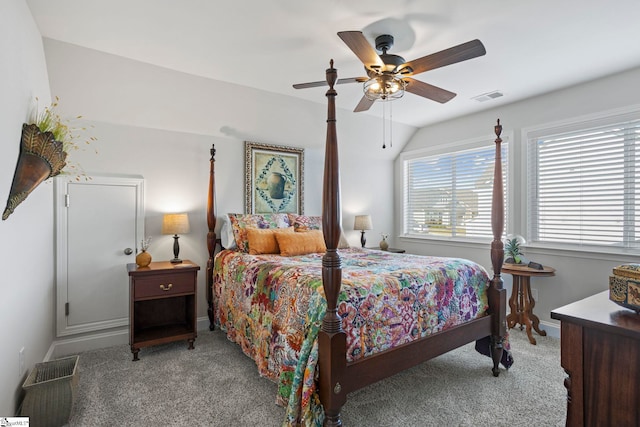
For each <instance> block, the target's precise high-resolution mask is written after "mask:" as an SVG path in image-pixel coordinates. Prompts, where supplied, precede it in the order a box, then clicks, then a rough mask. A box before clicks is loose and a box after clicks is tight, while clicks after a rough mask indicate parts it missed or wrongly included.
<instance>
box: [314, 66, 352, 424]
mask: <svg viewBox="0 0 640 427" xmlns="http://www.w3.org/2000/svg"><path fill="white" fill-rule="evenodd" d="M326 73H327V83H328V84H329V90H328V91H327V93H326V96H327V98H328V100H329V107H328V111H327V143H326V148H325V157H324V181H323V189H322V232H323V234H324V240H325V244H326V246H327V252H326V253H325V254H324V256H323V257H322V286H323V288H324V294H325V297H326V300H327V311H326V313H325V315H324V319H323V320H322V328H321V330H320V332H319V333H318V353H319V355H318V365H319V375H320V381H319V384H320V386H319V394H320V400H321V402H322V405H323V407H324V425H325V426H341V425H342V420H341V419H340V409H341V408H342V406H343V405H344V404H345V402H346V400H347V393H346V389H345V387H344V384H345V382H344V374H345V373H346V367H347V338H346V334H345V333H344V331H343V330H342V323H341V321H340V317H339V316H338V309H337V302H338V294H339V293H340V286H341V284H342V261H341V260H340V254H338V251H337V247H338V241H339V240H340V220H341V209H340V168H339V167H338V138H337V133H336V100H335V98H336V95H337V93H336V91H335V89H334V88H333V86H334V84H335V83H336V79H337V76H338V73H337V71H336V69H335V68H333V59H332V60H331V62H330V65H329V68H328V69H327V71H326Z"/></svg>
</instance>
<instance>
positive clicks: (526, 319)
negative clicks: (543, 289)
mask: <svg viewBox="0 0 640 427" xmlns="http://www.w3.org/2000/svg"><path fill="white" fill-rule="evenodd" d="M502 272H503V273H509V274H511V275H512V276H513V289H512V290H511V298H509V308H510V309H511V312H510V313H509V315H508V316H507V326H508V327H509V329H511V328H513V327H514V326H516V325H517V324H519V325H520V330H522V329H524V328H525V327H526V328H527V336H528V337H529V342H530V343H531V344H534V345H535V344H536V339H535V338H534V337H533V334H532V332H531V328H532V327H533V329H534V330H535V331H536V332H537V333H538V334H540V335H541V336H543V337H544V336H546V335H547V332H546V331H544V330H542V329H540V319H539V318H538V316H536V315H535V314H533V307H535V305H536V300H535V299H533V295H531V284H530V280H531V277H548V276H555V272H556V270H555V269H554V268H551V267H547V266H544V268H543V269H542V270H537V269H535V268H530V267H527V266H526V265H519V264H507V263H506V264H504V265H503V266H502Z"/></svg>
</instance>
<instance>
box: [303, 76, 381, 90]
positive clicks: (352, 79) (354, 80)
mask: <svg viewBox="0 0 640 427" xmlns="http://www.w3.org/2000/svg"><path fill="white" fill-rule="evenodd" d="M368 79H369V78H368V77H350V78H347V79H338V80H337V81H336V84H338V85H341V84H344V83H362V82H366V81H367V80H368ZM320 86H327V81H326V80H324V81H318V82H310V83H296V84H294V85H293V87H294V89H307V88H310V87H320Z"/></svg>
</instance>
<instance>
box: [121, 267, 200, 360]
mask: <svg viewBox="0 0 640 427" xmlns="http://www.w3.org/2000/svg"><path fill="white" fill-rule="evenodd" d="M127 270H128V272H129V307H130V308H129V344H130V346H131V352H132V353H133V360H134V361H136V360H138V352H139V351H140V348H141V347H147V346H151V345H156V344H163V343H166V342H170V341H177V340H187V342H188V343H189V349H193V343H194V341H195V339H196V336H197V331H196V307H197V305H196V295H197V275H198V270H200V267H199V266H198V265H197V264H194V263H192V262H191V261H188V260H185V261H183V262H182V263H179V264H172V263H170V262H169V261H162V262H152V263H151V264H149V266H148V267H137V266H136V265H135V264H127Z"/></svg>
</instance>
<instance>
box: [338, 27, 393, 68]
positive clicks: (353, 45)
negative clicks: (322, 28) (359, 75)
mask: <svg viewBox="0 0 640 427" xmlns="http://www.w3.org/2000/svg"><path fill="white" fill-rule="evenodd" d="M338 36H339V37H340V38H341V39H342V41H343V42H344V43H345V44H346V45H347V46H348V47H349V49H351V50H352V51H353V53H355V54H356V56H357V57H358V58H359V59H360V61H362V63H363V64H364V65H365V66H366V67H367V68H373V69H376V68H381V67H384V62H383V61H382V59H381V58H380V56H378V52H376V50H375V49H374V48H373V47H372V46H371V45H370V44H369V42H368V41H367V39H366V38H365V37H364V35H363V34H362V31H340V32H338Z"/></svg>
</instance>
